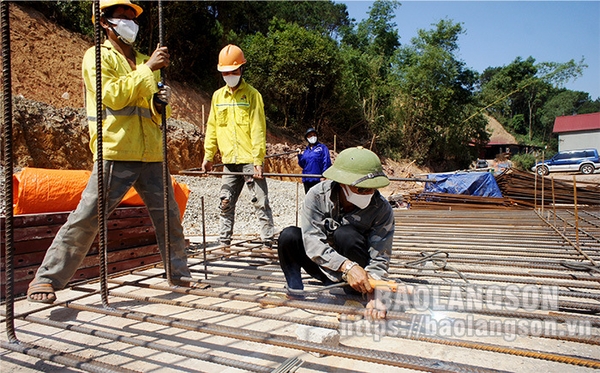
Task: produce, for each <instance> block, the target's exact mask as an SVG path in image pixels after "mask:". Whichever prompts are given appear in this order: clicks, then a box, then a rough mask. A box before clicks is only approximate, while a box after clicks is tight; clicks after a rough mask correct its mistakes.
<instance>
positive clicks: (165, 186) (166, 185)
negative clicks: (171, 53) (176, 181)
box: [158, 0, 171, 282]
mask: <svg viewBox="0 0 600 373" xmlns="http://www.w3.org/2000/svg"><path fill="white" fill-rule="evenodd" d="M158 40H159V44H160V46H161V47H163V46H164V45H165V29H164V15H163V3H162V0H158ZM160 81H161V83H162V84H164V83H165V69H164V68H161V69H160ZM161 118H162V143H163V144H162V145H163V146H162V147H163V170H162V171H163V195H164V196H163V198H164V207H163V209H164V221H165V272H166V276H167V281H169V282H170V281H171V234H170V232H169V226H170V219H169V183H170V182H171V180H170V178H169V162H168V157H167V155H168V154H167V105H166V104H165V105H163V112H162V115H161Z"/></svg>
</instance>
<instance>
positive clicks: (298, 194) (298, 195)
mask: <svg viewBox="0 0 600 373" xmlns="http://www.w3.org/2000/svg"><path fill="white" fill-rule="evenodd" d="M298 188H300V184H298V183H296V227H297V226H298V211H299V210H298V204H299V202H298V199H299V198H300V193H299V192H298Z"/></svg>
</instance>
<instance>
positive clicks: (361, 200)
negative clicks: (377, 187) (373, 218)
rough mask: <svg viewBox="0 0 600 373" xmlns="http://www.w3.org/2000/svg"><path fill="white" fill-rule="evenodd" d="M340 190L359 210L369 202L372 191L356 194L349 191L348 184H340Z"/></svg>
mask: <svg viewBox="0 0 600 373" xmlns="http://www.w3.org/2000/svg"><path fill="white" fill-rule="evenodd" d="M342 190H343V191H344V194H345V195H346V200H348V202H350V203H351V204H353V205H354V206H356V207H358V208H359V209H361V210H362V209H364V208H366V207H367V206H369V203H371V198H373V193H371V194H357V193H354V192H353V191H351V190H350V187H349V186H347V185H344V184H342Z"/></svg>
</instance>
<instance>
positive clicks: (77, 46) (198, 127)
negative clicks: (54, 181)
mask: <svg viewBox="0 0 600 373" xmlns="http://www.w3.org/2000/svg"><path fill="white" fill-rule="evenodd" d="M10 33H11V71H12V92H13V97H14V98H15V114H14V118H15V121H14V122H15V124H14V127H15V128H14V131H15V132H14V136H15V144H14V147H15V153H16V154H15V158H17V159H16V160H15V166H17V168H18V167H25V166H29V167H45V168H66V169H89V168H91V154H90V152H89V150H88V143H89V136H88V133H87V123H86V121H85V113H84V111H83V105H84V104H83V83H82V79H81V60H82V58H83V54H84V52H85V51H86V50H87V49H88V48H90V47H91V46H93V41H92V40H88V39H86V38H84V37H82V36H81V35H79V34H75V33H72V32H70V31H69V30H66V29H64V28H63V27H60V26H57V25H56V24H54V23H53V22H51V21H49V20H48V19H46V18H45V17H44V16H43V15H42V14H41V13H39V12H38V11H36V10H35V9H32V8H29V7H26V6H23V5H21V4H19V3H11V4H10ZM167 83H168V84H169V85H170V86H171V87H172V89H173V99H172V106H173V116H172V119H173V120H169V129H168V136H169V149H170V150H169V151H170V153H169V166H170V168H171V172H173V173H175V172H179V171H181V170H184V169H189V168H194V167H199V166H200V164H201V160H202V156H203V151H202V142H203V134H204V127H203V126H204V123H205V120H206V117H207V116H208V111H209V107H210V94H208V93H205V92H199V91H197V90H195V89H193V88H191V87H189V86H188V85H187V84H186V83H180V82H175V81H167ZM328 145H330V144H328ZM302 146H303V144H300V143H294V141H293V140H290V139H280V138H278V137H277V136H274V135H273V134H269V135H268V137H267V154H270V155H273V154H280V153H283V152H286V151H290V150H293V149H297V148H300V147H302ZM330 148H331V146H330ZM333 156H334V157H335V154H333ZM385 163H386V165H385V169H386V172H387V173H388V175H390V176H393V177H407V176H410V175H415V174H420V173H422V172H423V171H422V170H420V169H419V168H417V167H415V166H414V165H413V164H411V163H410V162H406V164H399V163H394V162H388V161H386V162H385ZM266 167H267V170H268V171H269V172H274V173H300V172H301V170H300V168H299V167H298V165H297V163H296V158H295V155H287V156H277V157H272V158H269V159H268V160H267V162H266ZM420 188H422V186H421V185H417V184H414V183H402V184H398V183H392V185H391V186H390V188H389V191H388V194H392V193H396V192H398V191H399V190H411V189H420Z"/></svg>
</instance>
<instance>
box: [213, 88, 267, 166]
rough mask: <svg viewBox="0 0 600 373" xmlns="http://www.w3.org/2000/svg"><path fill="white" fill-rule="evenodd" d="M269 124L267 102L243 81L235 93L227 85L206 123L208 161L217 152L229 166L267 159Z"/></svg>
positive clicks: (219, 90)
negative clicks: (267, 120) (266, 109)
mask: <svg viewBox="0 0 600 373" xmlns="http://www.w3.org/2000/svg"><path fill="white" fill-rule="evenodd" d="M266 141H267V123H266V121H265V109H264V104H263V99H262V96H261V94H260V92H258V91H257V90H256V89H255V88H254V87H252V86H251V85H249V84H247V83H246V82H245V81H244V80H243V79H242V82H241V84H240V86H239V87H238V88H237V89H236V90H235V92H232V90H231V88H229V87H228V86H224V87H222V88H220V89H218V90H217V91H215V93H214V94H213V97H212V102H211V108H210V114H209V115H208V122H207V123H206V137H205V139H204V159H205V160H208V161H211V162H212V160H213V158H214V156H215V154H216V152H217V149H218V150H219V151H220V152H221V161H222V162H223V163H225V164H254V165H258V166H261V165H262V164H263V161H264V159H265V152H266Z"/></svg>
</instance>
